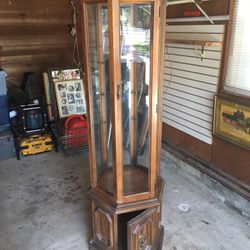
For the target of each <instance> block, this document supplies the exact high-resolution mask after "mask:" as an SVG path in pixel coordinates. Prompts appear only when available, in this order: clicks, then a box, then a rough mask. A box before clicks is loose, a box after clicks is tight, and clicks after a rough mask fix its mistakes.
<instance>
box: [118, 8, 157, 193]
mask: <svg viewBox="0 0 250 250" xmlns="http://www.w3.org/2000/svg"><path fill="white" fill-rule="evenodd" d="M152 6H153V5H152V4H121V5H120V49H121V51H120V54H121V80H122V81H121V82H122V83H121V84H122V87H121V90H122V135H123V136H122V140H123V192H124V196H127V195H133V194H138V193H145V192H148V191H149V187H148V183H149V179H148V178H149V171H150V166H149V154H148V140H149V108H150V77H151V76H150V74H151V72H150V68H151V67H150V61H151V60H150V58H151V40H152V39H151V37H152V14H151V13H152V11H153V7H152Z"/></svg>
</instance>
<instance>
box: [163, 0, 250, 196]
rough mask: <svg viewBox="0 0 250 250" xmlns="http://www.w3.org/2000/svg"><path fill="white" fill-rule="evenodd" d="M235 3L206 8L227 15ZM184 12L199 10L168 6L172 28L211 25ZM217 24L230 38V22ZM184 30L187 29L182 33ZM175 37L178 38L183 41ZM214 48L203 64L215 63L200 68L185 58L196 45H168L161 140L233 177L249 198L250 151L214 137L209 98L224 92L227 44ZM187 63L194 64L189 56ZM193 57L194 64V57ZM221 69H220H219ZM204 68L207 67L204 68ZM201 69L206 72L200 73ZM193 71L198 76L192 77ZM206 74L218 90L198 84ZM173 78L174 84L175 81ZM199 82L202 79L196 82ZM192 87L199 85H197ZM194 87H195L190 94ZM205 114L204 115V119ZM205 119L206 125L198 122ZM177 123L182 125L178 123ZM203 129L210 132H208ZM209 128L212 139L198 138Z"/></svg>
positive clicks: (234, 184)
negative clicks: (205, 102) (195, 20)
mask: <svg viewBox="0 0 250 250" xmlns="http://www.w3.org/2000/svg"><path fill="white" fill-rule="evenodd" d="M232 2H233V1H232V0H217V1H206V2H204V3H202V7H203V8H204V9H205V10H206V12H207V13H208V15H210V16H224V15H228V14H229V7H230V3H232ZM185 11H189V13H192V11H197V8H196V7H195V6H194V5H193V4H182V5H176V6H171V7H169V8H168V9H167V18H168V19H169V20H171V19H172V20H171V22H170V23H169V24H171V25H173V27H174V26H176V25H178V26H179V25H180V26H184V25H187V26H188V25H207V24H209V23H208V22H204V21H201V19H199V20H200V21H198V22H196V23H195V22H191V21H190V19H188V18H187V17H184V12H185ZM195 14H196V13H195ZM201 16H202V15H201ZM176 18H182V19H185V20H184V21H182V22H177V21H179V20H178V19H176ZM192 19H193V17H192ZM215 23H216V25H225V37H227V35H228V33H227V26H228V23H227V22H226V21H216V22H215ZM210 27H212V26H210ZM177 30H178V29H177ZM182 31H183V30H182ZM186 31H187V30H186ZM186 31H185V30H184V32H186ZM170 33H171V32H170ZM174 33H176V32H174ZM213 33H214V32H213ZM174 35H175V34H174ZM178 36H179V35H178ZM177 38H178V39H179V38H180V37H177ZM211 48H212V47H209V48H208V47H205V53H207V52H209V56H208V57H207V59H208V60H204V62H209V60H210V59H211V60H214V61H213V62H214V64H210V65H202V63H204V62H201V64H200V65H197V64H196V63H195V62H194V61H192V62H190V61H187V58H186V57H190V54H187V53H190V52H191V51H192V53H193V49H194V48H193V46H192V45H183V44H181V45H176V44H173V43H168V44H167V45H166V57H165V72H164V74H165V88H164V92H165V97H164V108H163V109H164V111H165V118H163V119H164V123H163V139H164V140H165V141H167V142H169V143H171V145H174V146H175V148H176V149H181V150H183V151H185V152H187V153H188V154H189V155H190V154H191V155H193V156H194V158H196V159H201V161H202V162H205V163H206V164H207V166H208V171H210V172H211V171H212V170H213V171H214V172H215V173H220V175H221V176H222V178H227V179H228V180H229V179H230V181H231V183H232V188H235V189H237V187H239V188H242V189H244V190H245V191H246V192H248V196H249V197H250V171H249V166H250V165H249V162H250V153H249V150H247V149H245V148H242V147H240V146H238V145H235V144H233V143H230V142H228V141H226V140H223V139H221V138H217V137H215V136H213V135H212V119H213V110H214V108H213V102H212V100H211V99H209V98H211V97H212V96H214V94H216V93H220V90H221V88H220V84H221V82H220V80H221V79H220V77H221V73H222V71H223V67H224V64H225V60H224V53H225V49H226V46H225V40H224V41H223V44H222V48H221V49H219V48H218V47H217V48H216V47H214V48H213V49H211ZM183 49H184V50H183ZM215 50H216V51H215ZM214 52H216V53H221V55H222V59H221V64H220V63H219V64H218V62H217V60H218V58H219V56H220V55H219V54H214ZM180 56H181V57H182V58H181V60H179V61H177V60H176V59H177V58H179V59H180ZM184 57H185V58H184ZM188 59H189V60H190V58H188ZM191 59H192V60H194V58H191ZM185 60H186V61H185ZM197 60H198V59H197ZM187 62H188V63H187ZM184 64H185V67H184ZM218 65H220V67H221V70H220V67H218ZM197 66H198V67H197ZM203 66H205V67H204V68H201V67H203ZM212 68H214V69H215V68H216V69H217V70H218V72H216V71H214V70H212V71H211V69H212ZM201 69H203V70H202V71H200V70H201ZM189 71H192V72H193V73H192V74H190V72H189ZM194 72H196V73H195V74H194ZM218 73H219V75H218ZM198 74H201V75H200V76H199V78H198V79H195V78H194V77H198ZM202 75H206V77H207V75H209V77H210V76H212V75H213V76H215V77H216V79H217V80H218V83H217V84H216V89H210V90H209V88H207V89H206V90H205V89H204V88H203V87H202V85H201V83H200V82H202V84H203V83H204V82H206V83H207V80H205V81H204V77H203V76H202ZM183 78H184V79H183ZM170 79H171V80H172V83H171V81H170ZM201 79H203V80H201ZM207 79H208V78H207ZM194 80H195V81H194ZM196 80H198V81H197V82H196ZM209 82H210V81H209ZM194 83H196V84H195V85H194ZM210 83H211V82H210ZM210 85H211V84H210ZM211 86H212V85H211ZM217 87H219V89H217ZM191 88H194V89H193V90H191ZM196 89H197V90H196ZM204 90H205V92H204ZM177 91H178V92H177ZM208 92H209V93H211V96H210V97H208V96H209V95H207V93H208ZM185 96H186V98H185ZM197 97H199V99H197ZM200 98H201V99H200ZM233 98H234V97H232V100H233ZM197 100H198V101H197ZM203 101H209V105H204V103H203V106H206V107H207V106H209V107H208V108H209V109H207V111H208V110H209V112H208V113H206V114H201V113H204V112H202V107H201V106H200V104H201V103H200V102H203ZM197 105H199V106H197ZM190 108H192V109H190ZM204 115H206V117H205V116H204ZM190 119H192V120H190ZM197 119H199V120H197ZM201 120H203V121H202V122H200V121H201ZM204 121H205V123H204ZM177 123H179V124H178V125H177ZM187 125H188V126H187ZM203 127H205V128H206V131H205V130H204V128H203ZM207 129H208V130H209V131H210V133H209V136H208V140H207V135H208V134H206V137H205V138H202V137H203V136H200V134H204V132H207V131H208V130H207ZM197 132H198V133H197Z"/></svg>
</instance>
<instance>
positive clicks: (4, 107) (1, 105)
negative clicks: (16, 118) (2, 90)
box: [0, 95, 9, 125]
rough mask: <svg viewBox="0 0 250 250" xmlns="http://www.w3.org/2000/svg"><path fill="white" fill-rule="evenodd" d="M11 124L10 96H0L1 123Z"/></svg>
mask: <svg viewBox="0 0 250 250" xmlns="http://www.w3.org/2000/svg"><path fill="white" fill-rule="evenodd" d="M5 124H9V107H8V96H7V95H3V96H0V125H5Z"/></svg>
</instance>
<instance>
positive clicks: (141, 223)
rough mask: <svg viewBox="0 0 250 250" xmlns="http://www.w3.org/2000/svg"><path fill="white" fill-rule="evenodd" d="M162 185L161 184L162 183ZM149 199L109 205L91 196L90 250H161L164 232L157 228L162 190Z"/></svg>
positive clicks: (159, 226)
mask: <svg viewBox="0 0 250 250" xmlns="http://www.w3.org/2000/svg"><path fill="white" fill-rule="evenodd" d="M162 185H163V186H164V183H163V182H162ZM163 186H161V187H160V192H157V193H156V196H155V197H154V198H153V199H151V200H145V201H140V202H134V203H128V204H122V205H116V206H112V205H110V204H108V203H106V202H105V201H104V200H102V199H101V198H100V197H97V196H95V195H93V194H91V190H90V191H89V195H90V198H91V204H92V225H93V236H92V237H93V238H92V240H91V241H90V246H89V248H90V249H93V250H94V249H96V250H146V249H157V250H161V249H162V241H163V235H164V229H163V227H162V226H161V225H160V219H161V204H162V198H161V194H162V189H163Z"/></svg>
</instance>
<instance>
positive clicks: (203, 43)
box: [167, 39, 222, 46]
mask: <svg viewBox="0 0 250 250" xmlns="http://www.w3.org/2000/svg"><path fill="white" fill-rule="evenodd" d="M167 43H178V44H188V45H201V46H219V45H221V44H222V42H219V41H202V40H176V39H167Z"/></svg>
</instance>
